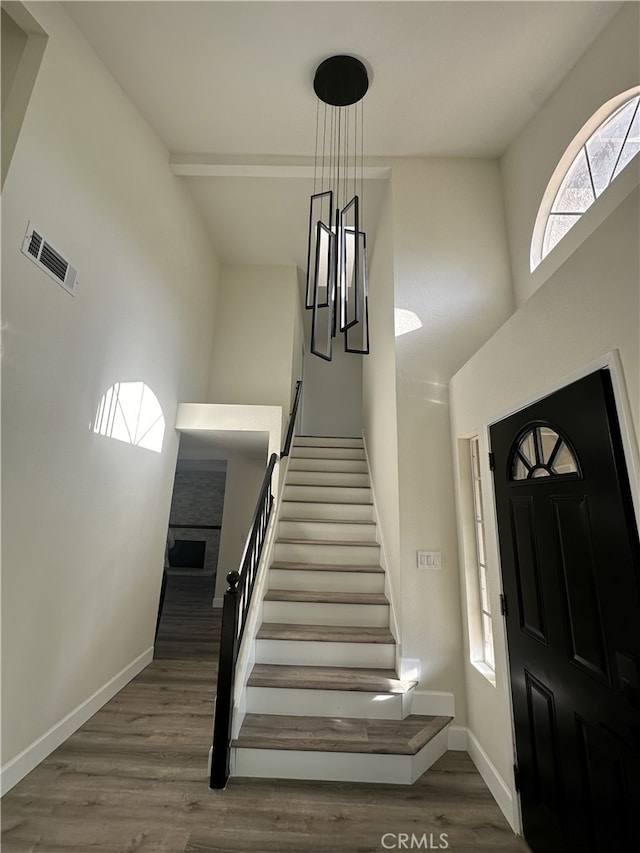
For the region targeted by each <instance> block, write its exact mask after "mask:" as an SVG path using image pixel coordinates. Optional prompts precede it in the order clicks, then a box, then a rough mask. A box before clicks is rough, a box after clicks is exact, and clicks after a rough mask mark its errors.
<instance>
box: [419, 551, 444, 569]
mask: <svg viewBox="0 0 640 853" xmlns="http://www.w3.org/2000/svg"><path fill="white" fill-rule="evenodd" d="M418 568H419V569H441V568H442V552H441V551H418Z"/></svg>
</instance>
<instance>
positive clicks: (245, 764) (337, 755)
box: [231, 727, 448, 785]
mask: <svg viewBox="0 0 640 853" xmlns="http://www.w3.org/2000/svg"><path fill="white" fill-rule="evenodd" d="M447 728H448V727H445V728H444V729H443V730H442V731H441V732H438V734H437V735H436V736H435V737H434V738H432V740H430V741H429V743H427V744H426V745H425V746H423V748H422V749H421V750H420V751H419V752H418V753H416V755H370V754H363V753H352V752H306V751H303V750H300V751H299V752H298V751H296V750H288V749H280V750H276V749H242V748H238V747H232V750H231V753H232V754H231V775H232V776H253V777H261V778H268V779H273V778H277V779H318V780H324V781H328V782H331V781H336V782H338V781H340V782H380V783H386V784H395V785H412V784H413V783H414V782H415V781H416V779H419V778H420V776H422V774H423V773H424V772H425V771H426V770H428V769H429V767H431V766H432V765H433V764H434V763H435V762H436V761H437V760H438V759H439V758H440V757H441V756H442V755H444V753H445V752H446V750H447V740H448V732H447Z"/></svg>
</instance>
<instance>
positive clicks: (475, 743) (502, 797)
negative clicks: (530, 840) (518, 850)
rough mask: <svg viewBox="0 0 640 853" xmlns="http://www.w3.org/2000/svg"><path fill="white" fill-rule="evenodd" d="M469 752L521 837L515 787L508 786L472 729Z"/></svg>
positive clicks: (468, 746)
mask: <svg viewBox="0 0 640 853" xmlns="http://www.w3.org/2000/svg"><path fill="white" fill-rule="evenodd" d="M467 752H468V753H469V757H470V758H471V760H472V761H473V763H474V764H475V766H476V769H477V770H478V773H479V774H480V775H481V776H482V778H483V779H484V782H485V784H486V786H487V788H488V789H489V790H490V791H491V794H492V795H493V798H494V800H495V801H496V803H497V804H498V806H499V807H500V811H501V812H502V813H503V815H504V816H505V817H506V819H507V822H508V823H509V826H510V827H511V829H512V830H513V831H514V832H515V833H516V834H517V835H520V834H521V832H522V828H521V823H520V810H519V800H518V797H517V795H516V792H515V786H513V783H512V787H511V788H510V787H509V786H508V785H507V783H506V782H505V781H504V779H503V778H502V776H501V775H500V774H499V773H498V771H497V769H496V766H495V764H494V763H493V762H492V761H491V759H490V758H489V756H488V755H487V753H486V752H485V751H484V749H483V748H482V746H481V744H480V741H479V740H478V739H477V737H476V736H475V735H474V733H473V732H472V731H471V729H467Z"/></svg>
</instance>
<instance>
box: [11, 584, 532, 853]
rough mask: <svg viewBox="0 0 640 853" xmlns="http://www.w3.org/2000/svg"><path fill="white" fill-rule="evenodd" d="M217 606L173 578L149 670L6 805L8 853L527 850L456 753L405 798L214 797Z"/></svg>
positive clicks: (297, 791) (343, 789) (270, 784)
mask: <svg viewBox="0 0 640 853" xmlns="http://www.w3.org/2000/svg"><path fill="white" fill-rule="evenodd" d="M212 596H213V589H212V580H211V579H202V578H192V577H184V578H183V577H170V578H169V583H168V588H167V596H166V600H165V612H164V614H163V618H162V621H161V625H160V631H159V635H158V641H157V644H156V658H155V660H154V661H153V662H152V663H151V664H150V666H149V667H147V669H146V670H145V671H144V672H142V673H141V674H140V675H139V676H138V677H137V678H135V679H134V680H133V681H132V682H131V683H130V684H128V685H127V686H126V687H125V688H124V689H123V690H122V691H121V692H120V693H119V694H118V695H117V696H116V697H114V699H112V700H111V701H110V702H109V703H108V704H107V705H105V707H104V708H102V709H101V710H100V711H99V712H98V713H97V714H95V715H94V716H93V717H92V718H91V720H89V721H88V722H87V723H86V724H85V725H84V726H83V727H82V728H81V729H79V730H78V731H77V732H76V733H75V734H74V735H72V736H71V737H70V738H69V739H68V740H67V741H66V742H65V743H64V744H63V745H62V746H61V747H59V748H58V749H57V750H56V751H55V752H54V753H52V755H50V756H49V758H47V759H46V760H45V761H44V762H43V763H42V764H41V765H40V766H39V767H37V768H36V769H35V770H34V771H33V772H32V773H30V774H29V775H28V776H27V777H26V778H25V779H23V780H22V782H20V783H19V784H18V785H16V787H15V788H13V790H12V791H10V792H9V793H8V794H7V795H6V796H5V797H4V798H3V800H2V851H3V853H27V852H28V853H36V851H37V853H58V852H59V851H60V853H76V852H77V853H90V851H101V853H137V851H142V853H214V851H217V853H240V852H241V851H256V853H289V851H291V853H302V851H308V853H330V851H331V853H337V852H338V851H340V852H341V853H369V851H372V853H373V851H383V850H385V849H411V848H410V847H409V844H410V837H411V834H412V833H413V834H414V835H415V836H416V839H415V847H414V849H429V848H427V847H426V846H425V844H426V843H428V842H432V844H433V846H432V848H431V849H438V847H437V845H438V844H442V843H443V842H442V840H441V838H440V834H441V833H446V841H447V843H448V849H449V850H451V851H452V853H525V852H526V851H527V850H528V848H527V846H526V845H525V844H524V842H523V841H522V840H521V839H519V838H516V837H515V836H514V835H513V833H512V832H511V830H510V828H509V827H508V825H507V823H506V821H505V819H504V817H503V816H502V814H501V812H500V811H499V809H498V807H497V806H496V804H495V802H494V801H493V799H492V797H491V795H490V794H489V792H488V790H487V788H486V786H485V784H484V782H483V781H482V779H481V778H480V776H479V775H478V773H477V771H476V770H475V768H474V766H473V764H472V763H471V761H470V759H469V757H468V756H467V755H466V754H465V753H456V752H449V753H447V754H446V755H444V756H443V757H442V758H441V759H440V760H439V761H438V762H437V763H436V764H435V765H434V767H432V768H431V769H430V770H429V771H427V773H425V774H424V776H422V777H421V778H420V779H419V780H418V782H416V784H415V785H412V786H399V785H379V784H376V785H374V784H368V785H367V784H354V783H347V782H339V783H333V782H300V781H288V780H269V779H232V780H231V781H230V783H229V785H228V787H227V789H226V790H225V791H210V790H209V788H208V786H207V779H206V765H207V754H208V750H209V746H210V742H211V731H212V711H213V700H214V693H215V675H216V667H217V654H218V634H219V628H220V626H219V622H218V619H217V617H216V616H215V615H214V614H213V613H212V611H211V606H210V605H211V599H212ZM398 833H407V834H408V840H406V841H403V839H402V838H400V837H399V836H398ZM430 835H432V838H430ZM383 837H384V841H383ZM425 837H426V840H425ZM401 842H402V845H401ZM418 842H419V843H420V844H421V845H422V847H421V848H418V846H417V845H418ZM393 845H395V846H393ZM440 849H445V848H444V847H440Z"/></svg>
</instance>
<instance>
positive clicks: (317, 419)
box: [302, 335, 366, 438]
mask: <svg viewBox="0 0 640 853" xmlns="http://www.w3.org/2000/svg"><path fill="white" fill-rule="evenodd" d="M309 339H310V338H309ZM363 358H366V356H365V357H363V356H361V355H358V354H356V353H351V352H345V351H344V344H343V337H342V336H341V335H339V336H338V337H336V338H335V340H334V342H333V357H332V360H331V361H325V360H324V359H322V358H320V357H319V356H317V355H313V354H312V353H311V352H308V353H307V354H306V356H305V360H304V376H303V380H304V382H303V387H304V399H303V403H302V432H303V433H304V434H305V435H341V436H352V437H356V438H360V437H361V436H362V362H363Z"/></svg>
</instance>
